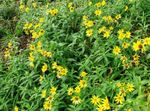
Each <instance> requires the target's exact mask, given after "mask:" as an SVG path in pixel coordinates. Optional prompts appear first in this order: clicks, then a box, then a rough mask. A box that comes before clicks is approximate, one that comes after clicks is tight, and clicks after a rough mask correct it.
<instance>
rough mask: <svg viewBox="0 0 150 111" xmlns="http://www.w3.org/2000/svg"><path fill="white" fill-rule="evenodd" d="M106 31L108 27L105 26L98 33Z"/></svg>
mask: <svg viewBox="0 0 150 111" xmlns="http://www.w3.org/2000/svg"><path fill="white" fill-rule="evenodd" d="M105 30H106V27H105V26H103V27H101V28H99V29H98V33H102V32H105Z"/></svg>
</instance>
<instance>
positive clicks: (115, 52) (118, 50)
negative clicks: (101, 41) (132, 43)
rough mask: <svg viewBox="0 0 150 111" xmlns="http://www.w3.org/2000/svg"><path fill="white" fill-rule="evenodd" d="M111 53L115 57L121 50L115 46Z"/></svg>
mask: <svg viewBox="0 0 150 111" xmlns="http://www.w3.org/2000/svg"><path fill="white" fill-rule="evenodd" d="M113 53H114V54H115V55H118V54H119V53H121V49H120V48H119V47H118V46H115V47H114V49H113Z"/></svg>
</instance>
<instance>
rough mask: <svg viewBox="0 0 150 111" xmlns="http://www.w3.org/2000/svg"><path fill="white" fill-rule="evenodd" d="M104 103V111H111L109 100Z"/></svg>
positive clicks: (106, 99)
mask: <svg viewBox="0 0 150 111" xmlns="http://www.w3.org/2000/svg"><path fill="white" fill-rule="evenodd" d="M102 103H103V108H104V110H109V109H110V105H109V100H108V98H107V97H106V98H105V99H104V100H103V102H102Z"/></svg>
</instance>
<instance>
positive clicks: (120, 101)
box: [114, 93, 124, 104]
mask: <svg viewBox="0 0 150 111" xmlns="http://www.w3.org/2000/svg"><path fill="white" fill-rule="evenodd" d="M114 99H115V102H116V103H117V104H123V102H124V97H123V95H121V94H120V93H118V94H117V95H116V96H115V97H114Z"/></svg>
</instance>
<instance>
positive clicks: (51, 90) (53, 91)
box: [50, 87, 57, 95]
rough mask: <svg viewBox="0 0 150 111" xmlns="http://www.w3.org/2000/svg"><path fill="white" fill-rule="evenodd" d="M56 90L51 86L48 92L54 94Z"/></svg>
mask: <svg viewBox="0 0 150 111" xmlns="http://www.w3.org/2000/svg"><path fill="white" fill-rule="evenodd" d="M56 90H57V88H56V87H52V88H51V89H50V93H51V94H52V95H55V94H56Z"/></svg>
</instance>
